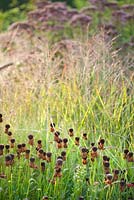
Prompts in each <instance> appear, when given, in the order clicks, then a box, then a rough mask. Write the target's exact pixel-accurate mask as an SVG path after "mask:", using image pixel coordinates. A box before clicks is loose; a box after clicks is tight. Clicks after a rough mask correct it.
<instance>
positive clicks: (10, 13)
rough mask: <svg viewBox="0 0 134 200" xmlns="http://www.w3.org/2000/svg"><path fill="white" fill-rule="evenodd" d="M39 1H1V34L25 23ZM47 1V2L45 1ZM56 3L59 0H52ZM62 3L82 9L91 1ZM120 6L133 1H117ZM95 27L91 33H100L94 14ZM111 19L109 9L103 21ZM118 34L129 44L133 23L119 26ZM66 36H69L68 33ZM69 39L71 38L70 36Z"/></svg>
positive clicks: (66, 0) (97, 19) (133, 33)
mask: <svg viewBox="0 0 134 200" xmlns="http://www.w3.org/2000/svg"><path fill="white" fill-rule="evenodd" d="M37 1H38V0H0V32H3V31H6V30H7V29H8V27H9V25H10V24H12V23H13V22H18V21H25V20H26V19H27V13H28V12H29V11H31V10H34V9H35V8H36V2H37ZM44 1H45V0H44ZM51 1H52V2H56V1H58V0H51ZM59 1H60V2H66V4H67V5H68V6H69V7H72V8H76V9H78V10H79V9H81V8H83V7H86V6H88V5H89V2H90V0H59ZM108 2H113V0H108ZM114 2H117V3H118V4H119V5H124V4H133V3H134V1H133V0H117V1H114ZM92 17H93V26H92V27H91V29H92V30H91V29H90V33H91V32H94V31H98V27H99V20H100V16H99V14H96V13H94V15H93V16H92ZM110 17H111V10H110V9H107V10H106V11H105V12H104V13H103V16H102V20H105V21H109V19H110ZM117 28H118V30H117V31H118V32H119V33H120V35H121V37H120V38H119V40H118V41H119V43H120V42H121V43H126V42H129V40H130V38H131V37H132V36H134V29H133V28H134V27H133V25H132V22H131V23H129V24H127V25H125V26H124V27H123V26H122V25H119V26H118V27H117ZM66 34H68V33H67V32H66ZM69 37H71V36H70V35H69Z"/></svg>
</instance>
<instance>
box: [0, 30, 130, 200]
mask: <svg viewBox="0 0 134 200" xmlns="http://www.w3.org/2000/svg"><path fill="white" fill-rule="evenodd" d="M113 42H114V41H110V42H107V43H106V42H105V40H104V35H103V32H102V33H100V34H97V35H94V36H93V37H92V38H88V37H85V38H76V39H75V40H73V41H72V43H73V48H71V47H70V48H69V49H64V48H61V47H59V46H58V44H57V45H50V44H49V41H47V40H46V39H44V37H40V38H38V37H36V36H35V37H33V38H32V37H28V36H26V37H25V35H23V37H22V36H21V37H17V36H16V37H14V38H13V39H12V43H13V47H14V48H15V47H16V51H15V50H14V48H13V50H14V54H13V55H12V56H11V55H10V53H11V52H8V51H6V52H5V51H4V52H3V51H1V61H2V60H4V59H9V60H10V61H12V59H14V60H15V61H16V62H15V64H14V65H13V66H12V67H11V68H9V69H7V70H4V71H1V73H0V85H1V87H0V112H1V113H2V114H3V120H4V122H3V124H0V143H3V144H7V135H6V134H5V133H4V125H5V124H6V123H10V124H11V131H12V132H13V137H15V139H16V145H17V144H18V143H22V142H26V143H27V136H28V134H29V133H32V134H33V135H34V137H35V143H36V142H37V140H38V139H42V141H43V149H44V151H46V152H47V151H51V152H52V163H46V171H45V173H42V172H40V170H33V169H30V168H29V165H28V161H26V160H25V159H24V157H23V156H22V157H21V159H20V160H17V158H15V164H14V166H13V167H12V170H11V168H10V167H9V168H8V167H7V168H5V165H4V157H1V158H0V159H1V160H0V161H1V168H0V170H1V173H3V172H4V173H5V174H6V175H7V179H0V199H1V200H4V199H10V200H11V199H12V200H19V199H21V200H22V199H29V200H30V199H31V200H37V199H42V196H44V195H48V196H49V198H50V199H53V200H54V199H55V200H57V199H58V200H62V199H66V200H69V199H70V200H76V199H78V198H79V196H81V195H82V196H84V198H85V199H87V200H88V199H108V200H110V199H111V200H112V199H122V200H124V199H125V200H126V199H128V198H133V197H134V189H133V188H130V189H126V190H124V191H123V192H120V190H119V182H117V183H114V184H113V185H112V186H111V187H109V186H105V184H104V177H105V176H104V172H103V164H102V156H103V155H107V156H109V157H110V168H111V173H112V169H115V168H117V169H119V170H124V169H125V170H126V172H125V174H124V175H122V174H120V175H119V180H120V178H121V177H124V178H126V180H127V182H133V181H134V173H133V170H134V169H133V168H134V165H133V163H127V162H126V160H124V159H123V150H124V149H125V148H129V150H130V151H134V143H133V139H134V124H133V122H134V90H133V88H134V86H133V79H134V74H133V70H132V68H133V60H132V58H131V57H129V55H127V56H126V57H124V58H122V57H120V56H119V55H118V52H117V51H115V50H114V49H113V47H112V43H113ZM22 44H23V48H22ZM10 45H11V44H10ZM10 48H11V47H10ZM29 52H32V53H31V54H29ZM27 55H28V57H27ZM22 58H23V59H22ZM17 59H18V60H17ZM51 120H52V121H54V122H55V123H56V130H59V131H60V133H61V137H62V138H64V137H67V138H68V139H69V146H68V148H67V160H66V161H65V163H64V164H63V168H62V173H63V176H62V178H61V179H59V180H57V182H56V184H55V185H53V184H51V183H50V182H49V179H52V176H53V171H54V166H55V161H56V157H57V156H58V155H60V152H61V151H62V150H58V149H56V147H55V143H54V142H53V134H52V133H50V131H49V124H50V122H51ZM71 127H72V128H74V132H75V136H80V147H81V146H86V147H87V148H88V149H89V150H90V148H91V146H90V144H91V142H95V145H97V142H98V140H99V138H100V137H102V138H104V139H105V141H106V142H105V147H106V149H105V150H104V151H100V152H99V158H98V159H97V160H96V161H95V162H94V163H92V162H91V161H90V154H89V162H88V165H87V166H83V164H82V163H81V156H80V147H77V146H75V145H74V138H72V139H71V138H69V136H68V129H69V128H71ZM83 132H87V134H88V140H87V141H84V140H83V139H82V133H83ZM27 147H28V148H29V146H28V145H27ZM31 151H32V153H31V156H34V157H35V159H36V164H37V165H38V166H39V165H40V160H39V159H38V158H37V155H36V151H35V147H33V148H31ZM11 152H13V153H16V149H14V150H12V151H11ZM86 178H89V180H90V184H87V183H86ZM96 182H98V184H97V185H96V184H95V183H96Z"/></svg>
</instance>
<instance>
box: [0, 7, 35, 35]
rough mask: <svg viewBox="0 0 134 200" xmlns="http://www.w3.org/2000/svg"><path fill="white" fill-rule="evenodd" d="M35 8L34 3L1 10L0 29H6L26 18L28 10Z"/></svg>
mask: <svg viewBox="0 0 134 200" xmlns="http://www.w3.org/2000/svg"><path fill="white" fill-rule="evenodd" d="M32 9H33V5H32V4H22V5H21V6H19V7H15V8H12V9H9V10H8V11H6V12H0V31H5V30H7V28H8V27H9V25H10V24H12V23H13V22H17V21H23V20H25V19H26V16H27V12H28V11H30V10H32Z"/></svg>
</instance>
